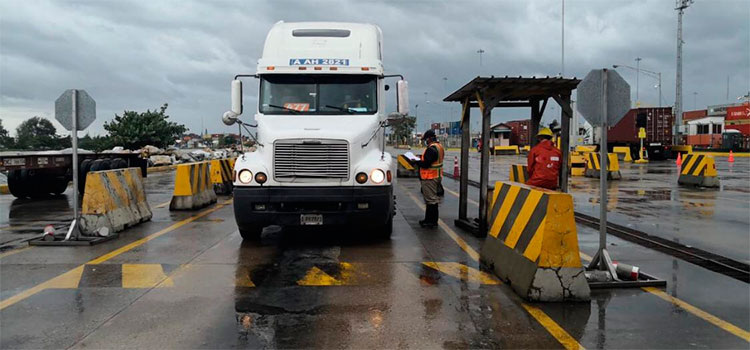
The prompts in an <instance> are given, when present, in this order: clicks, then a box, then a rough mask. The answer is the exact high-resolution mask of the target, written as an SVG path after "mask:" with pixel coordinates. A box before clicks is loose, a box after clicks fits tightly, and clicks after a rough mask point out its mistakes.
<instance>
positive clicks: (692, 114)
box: [682, 109, 708, 123]
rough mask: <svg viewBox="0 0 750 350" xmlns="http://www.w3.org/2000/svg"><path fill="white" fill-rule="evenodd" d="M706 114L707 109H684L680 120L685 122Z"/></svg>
mask: <svg viewBox="0 0 750 350" xmlns="http://www.w3.org/2000/svg"><path fill="white" fill-rule="evenodd" d="M707 115H708V110H707V109H699V110H697V111H684V112H682V122H683V123H687V122H689V121H691V120H696V119H701V118H704V117H705V116H707Z"/></svg>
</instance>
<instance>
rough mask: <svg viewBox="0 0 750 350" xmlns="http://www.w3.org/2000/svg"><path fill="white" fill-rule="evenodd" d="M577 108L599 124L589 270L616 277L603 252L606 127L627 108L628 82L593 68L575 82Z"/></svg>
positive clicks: (605, 233) (605, 231) (604, 238)
mask: <svg viewBox="0 0 750 350" xmlns="http://www.w3.org/2000/svg"><path fill="white" fill-rule="evenodd" d="M577 89H578V111H579V112H580V113H581V114H582V115H583V117H584V118H586V120H587V121H588V122H589V123H591V125H593V126H599V127H600V129H601V137H600V143H599V157H600V159H601V161H600V172H599V249H598V251H597V252H596V255H595V256H594V259H593V260H592V261H591V263H590V264H589V267H588V269H589V270H600V271H606V273H607V274H608V275H609V276H610V277H609V278H610V280H614V281H618V280H619V279H618V278H617V272H616V271H615V267H614V264H613V263H612V259H611V258H610V256H609V252H607V176H608V175H609V172H608V171H607V168H608V164H607V163H608V160H609V158H608V154H607V128H608V127H609V125H616V124H617V122H619V121H620V120H621V119H622V118H623V117H624V116H625V114H626V113H627V112H628V109H630V85H628V83H627V82H626V81H625V80H624V79H623V78H622V77H621V76H620V75H619V74H618V73H617V71H614V70H607V69H594V70H592V71H591V72H589V73H588V74H587V75H586V78H584V79H583V81H581V83H580V84H578V88H577Z"/></svg>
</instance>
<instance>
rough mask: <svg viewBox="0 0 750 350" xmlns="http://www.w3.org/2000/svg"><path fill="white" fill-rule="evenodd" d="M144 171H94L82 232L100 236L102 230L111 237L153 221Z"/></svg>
mask: <svg viewBox="0 0 750 350" xmlns="http://www.w3.org/2000/svg"><path fill="white" fill-rule="evenodd" d="M151 215H152V214H151V208H150V207H149V205H148V201H147V200H146V190H145V189H144V187H143V180H142V179H141V169H140V168H126V169H115V170H103V171H91V172H89V173H87V174H86V189H85V191H84V195H83V201H82V203H81V225H80V227H81V232H82V233H83V235H85V236H93V235H97V232H98V230H99V229H101V228H102V227H106V228H107V229H108V230H109V232H110V233H114V232H119V231H122V230H124V229H125V228H126V227H130V226H133V225H136V224H138V223H140V222H144V221H148V220H151Z"/></svg>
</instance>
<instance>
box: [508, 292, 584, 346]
mask: <svg viewBox="0 0 750 350" xmlns="http://www.w3.org/2000/svg"><path fill="white" fill-rule="evenodd" d="M521 305H522V306H523V308H524V309H526V311H527V312H528V313H529V314H530V315H531V316H533V317H534V318H535V319H536V320H537V322H539V323H540V324H541V325H542V326H544V328H546V329H547V331H548V332H549V333H550V334H551V335H552V336H553V337H555V339H557V341H558V342H560V344H562V346H564V347H565V349H568V350H570V349H585V348H584V347H583V346H581V344H579V343H578V341H576V340H575V339H574V338H573V337H571V336H570V334H568V332H566V331H565V330H564V329H562V327H560V325H558V324H557V322H555V321H554V320H553V319H551V318H550V317H549V316H547V314H545V313H544V311H542V310H541V309H540V308H538V307H536V306H532V305H529V304H525V303H523V304H521Z"/></svg>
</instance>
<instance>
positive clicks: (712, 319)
mask: <svg viewBox="0 0 750 350" xmlns="http://www.w3.org/2000/svg"><path fill="white" fill-rule="evenodd" d="M579 254H580V255H581V258H583V259H584V260H588V261H591V260H593V259H594V258H593V257H591V256H590V255H587V254H584V253H582V252H581V253H579ZM641 289H643V290H644V291H646V292H649V293H651V294H653V295H656V296H657V297H659V298H661V299H664V300H666V301H668V302H670V303H672V304H673V305H675V306H678V307H680V308H682V309H683V310H685V311H687V312H689V313H691V314H693V315H695V316H697V317H700V318H702V319H703V320H704V321H706V322H708V323H711V324H713V325H714V326H716V327H719V328H721V329H723V330H725V331H727V332H729V333H732V334H734V335H736V336H738V337H740V338H741V339H744V340H745V341H747V342H750V332H748V331H746V330H744V329H742V328H740V327H737V326H735V325H733V324H731V323H729V322H727V321H724V320H722V319H720V318H718V317H716V316H714V315H712V314H710V313H708V312H705V311H703V310H701V309H699V308H697V307H695V306H693V305H690V304H688V303H687V302H685V301H683V300H680V299H677V298H675V297H673V296H671V295H669V294H667V293H665V292H664V291H663V290H661V289H658V288H654V287H642V288H641Z"/></svg>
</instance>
